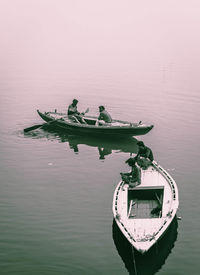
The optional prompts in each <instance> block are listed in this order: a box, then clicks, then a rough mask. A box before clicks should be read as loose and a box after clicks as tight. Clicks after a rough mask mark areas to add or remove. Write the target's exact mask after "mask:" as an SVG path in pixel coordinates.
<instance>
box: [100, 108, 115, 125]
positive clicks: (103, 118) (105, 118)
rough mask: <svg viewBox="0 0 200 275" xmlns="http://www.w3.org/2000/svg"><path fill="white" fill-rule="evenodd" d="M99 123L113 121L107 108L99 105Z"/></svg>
mask: <svg viewBox="0 0 200 275" xmlns="http://www.w3.org/2000/svg"><path fill="white" fill-rule="evenodd" d="M98 122H99V125H103V124H106V123H111V122H112V117H111V115H110V114H109V113H108V112H107V111H106V110H105V107H104V106H99V117H98Z"/></svg>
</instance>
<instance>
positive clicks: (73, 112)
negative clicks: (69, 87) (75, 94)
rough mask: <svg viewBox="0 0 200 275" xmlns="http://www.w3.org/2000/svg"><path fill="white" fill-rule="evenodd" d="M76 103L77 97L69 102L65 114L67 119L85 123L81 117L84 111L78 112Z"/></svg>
mask: <svg viewBox="0 0 200 275" xmlns="http://www.w3.org/2000/svg"><path fill="white" fill-rule="evenodd" d="M77 104H78V100H77V99H73V101H72V104H70V105H69V106H68V110H67V115H68V117H69V119H71V120H75V122H80V123H83V124H85V123H86V122H85V121H84V119H83V118H82V116H83V115H84V114H85V113H86V112H82V113H80V112H79V111H78V110H77Z"/></svg>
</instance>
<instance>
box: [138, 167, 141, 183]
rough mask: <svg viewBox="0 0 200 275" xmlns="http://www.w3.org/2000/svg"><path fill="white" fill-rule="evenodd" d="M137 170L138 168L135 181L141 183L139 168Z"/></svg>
mask: <svg viewBox="0 0 200 275" xmlns="http://www.w3.org/2000/svg"><path fill="white" fill-rule="evenodd" d="M137 170H138V172H137V182H138V183H139V184H141V169H140V168H138V169H137Z"/></svg>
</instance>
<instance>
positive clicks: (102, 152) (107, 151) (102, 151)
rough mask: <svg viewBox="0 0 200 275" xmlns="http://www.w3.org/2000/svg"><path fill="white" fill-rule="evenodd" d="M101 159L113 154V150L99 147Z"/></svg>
mask: <svg viewBox="0 0 200 275" xmlns="http://www.w3.org/2000/svg"><path fill="white" fill-rule="evenodd" d="M98 150H99V159H105V156H107V155H110V154H112V150H111V149H108V148H101V147H98Z"/></svg>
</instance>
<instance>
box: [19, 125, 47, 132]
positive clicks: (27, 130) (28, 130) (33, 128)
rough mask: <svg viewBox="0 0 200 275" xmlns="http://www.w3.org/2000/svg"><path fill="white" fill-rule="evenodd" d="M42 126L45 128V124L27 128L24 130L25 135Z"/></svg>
mask: <svg viewBox="0 0 200 275" xmlns="http://www.w3.org/2000/svg"><path fill="white" fill-rule="evenodd" d="M42 126H43V124H39V125H34V126H32V127H28V128H25V129H24V133H27V132H30V131H32V130H35V129H38V128H40V127H42Z"/></svg>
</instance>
